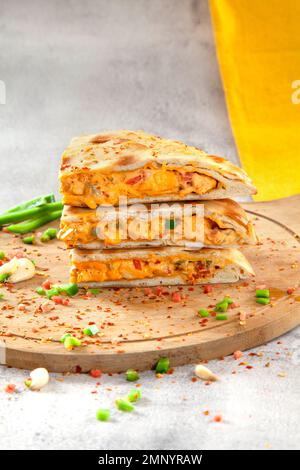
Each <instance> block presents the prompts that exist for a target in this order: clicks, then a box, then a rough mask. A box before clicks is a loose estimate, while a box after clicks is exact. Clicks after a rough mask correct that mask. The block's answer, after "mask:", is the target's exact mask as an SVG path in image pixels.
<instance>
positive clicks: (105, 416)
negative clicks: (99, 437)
mask: <svg viewBox="0 0 300 470" xmlns="http://www.w3.org/2000/svg"><path fill="white" fill-rule="evenodd" d="M96 418H97V419H98V421H108V420H109V418H110V410H108V409H104V408H100V409H99V410H97V412H96Z"/></svg>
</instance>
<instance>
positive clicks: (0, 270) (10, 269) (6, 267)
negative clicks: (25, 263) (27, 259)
mask: <svg viewBox="0 0 300 470" xmlns="http://www.w3.org/2000/svg"><path fill="white" fill-rule="evenodd" d="M18 261H19V260H18V258H16V257H15V258H12V259H11V260H10V261H8V262H7V263H4V264H3V265H2V266H0V274H13V273H14V272H16V270H17V269H18Z"/></svg>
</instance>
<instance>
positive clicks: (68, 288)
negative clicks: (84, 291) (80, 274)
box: [52, 283, 79, 297]
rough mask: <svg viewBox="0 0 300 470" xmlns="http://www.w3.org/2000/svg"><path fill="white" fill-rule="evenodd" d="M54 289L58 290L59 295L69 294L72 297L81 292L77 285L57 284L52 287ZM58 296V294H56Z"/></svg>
mask: <svg viewBox="0 0 300 470" xmlns="http://www.w3.org/2000/svg"><path fill="white" fill-rule="evenodd" d="M52 289H56V290H57V292H58V294H67V295H68V296H70V297H72V296H73V295H76V294H77V293H78V291H79V289H78V285H77V284H74V283H72V284H55V285H53V286H52ZM55 295H56V294H55Z"/></svg>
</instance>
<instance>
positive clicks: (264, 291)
mask: <svg viewBox="0 0 300 470" xmlns="http://www.w3.org/2000/svg"><path fill="white" fill-rule="evenodd" d="M255 296H256V297H259V298H261V297H262V298H265V299H268V298H269V297H270V291H269V289H257V290H256V293H255Z"/></svg>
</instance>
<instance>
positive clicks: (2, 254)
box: [0, 251, 5, 260]
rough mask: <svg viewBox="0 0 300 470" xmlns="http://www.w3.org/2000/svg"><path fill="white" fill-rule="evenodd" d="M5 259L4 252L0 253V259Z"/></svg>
mask: <svg viewBox="0 0 300 470" xmlns="http://www.w3.org/2000/svg"><path fill="white" fill-rule="evenodd" d="M4 258H5V253H4V251H0V259H1V260H3V259H4Z"/></svg>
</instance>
